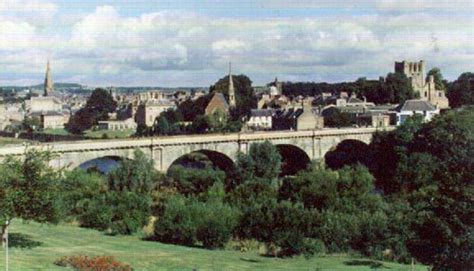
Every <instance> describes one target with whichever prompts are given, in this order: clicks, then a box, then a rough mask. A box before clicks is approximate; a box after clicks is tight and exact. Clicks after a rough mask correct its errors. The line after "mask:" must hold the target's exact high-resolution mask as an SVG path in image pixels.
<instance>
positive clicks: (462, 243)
mask: <svg viewBox="0 0 474 271" xmlns="http://www.w3.org/2000/svg"><path fill="white" fill-rule="evenodd" d="M473 117H474V110H472V109H470V110H467V109H466V110H464V111H461V112H449V113H447V114H445V115H443V116H441V117H439V118H436V119H434V120H433V121H432V122H430V123H427V124H425V125H423V127H422V129H421V130H419V131H418V132H417V133H416V134H415V137H414V139H413V141H412V143H411V144H410V145H409V147H408V149H409V155H411V156H413V155H414V154H418V153H422V154H424V156H422V157H421V158H420V159H424V158H425V156H426V155H430V156H431V157H432V158H431V161H432V163H433V166H431V167H428V169H426V170H425V171H428V170H431V172H430V175H431V177H430V180H429V182H423V183H422V186H420V187H418V189H417V190H414V191H413V192H412V193H410V195H409V198H410V202H411V205H412V207H413V209H414V210H415V214H417V216H416V217H415V219H414V220H413V221H412V227H413V229H414V230H415V238H413V239H412V240H410V242H409V243H408V246H409V249H410V251H411V252H412V254H413V255H414V256H415V257H417V258H418V259H419V260H420V261H421V262H423V263H425V264H430V265H433V266H434V268H435V269H453V270H472V269H473V268H474V264H473V263H474V253H473V245H474V242H473V240H472V231H473V229H474V228H473V227H474V226H473V223H472V214H473V212H474V207H473V206H474V197H473V195H474V182H473V180H474V160H473V159H472V157H474V140H473V132H474V125H473ZM412 170H413V171H418V168H414V167H412Z"/></svg>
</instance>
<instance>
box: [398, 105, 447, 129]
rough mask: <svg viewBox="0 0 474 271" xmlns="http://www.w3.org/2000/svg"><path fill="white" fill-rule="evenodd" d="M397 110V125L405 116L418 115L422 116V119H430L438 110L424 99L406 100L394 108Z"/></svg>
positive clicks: (402, 121)
mask: <svg viewBox="0 0 474 271" xmlns="http://www.w3.org/2000/svg"><path fill="white" fill-rule="evenodd" d="M395 111H396V112H397V113H396V114H397V125H400V124H403V123H404V122H405V121H406V119H407V118H409V117H411V116H414V115H420V116H423V121H425V122H427V121H430V120H431V119H432V118H433V117H434V116H436V115H438V114H439V112H440V109H439V108H436V107H434V106H433V105H432V104H430V103H429V102H428V101H425V100H407V101H405V102H404V103H403V104H400V105H399V106H398V107H397V108H395Z"/></svg>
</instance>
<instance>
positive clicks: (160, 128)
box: [155, 116, 170, 135]
mask: <svg viewBox="0 0 474 271" xmlns="http://www.w3.org/2000/svg"><path fill="white" fill-rule="evenodd" d="M155 133H156V134H159V135H167V134H169V133H170V124H169V122H168V119H167V118H166V117H165V116H159V117H158V120H157V122H156V126H155Z"/></svg>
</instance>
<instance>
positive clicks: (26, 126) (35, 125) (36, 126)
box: [21, 117, 41, 133]
mask: <svg viewBox="0 0 474 271" xmlns="http://www.w3.org/2000/svg"><path fill="white" fill-rule="evenodd" d="M21 126H22V129H23V130H24V131H27V132H29V133H32V132H36V131H39V130H40V129H41V121H40V120H39V118H35V117H25V119H24V120H23V121H22V122H21Z"/></svg>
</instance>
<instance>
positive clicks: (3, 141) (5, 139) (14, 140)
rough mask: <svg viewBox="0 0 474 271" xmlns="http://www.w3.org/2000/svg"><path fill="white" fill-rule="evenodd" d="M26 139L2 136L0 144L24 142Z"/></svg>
mask: <svg viewBox="0 0 474 271" xmlns="http://www.w3.org/2000/svg"><path fill="white" fill-rule="evenodd" d="M26 141H28V140H26V139H20V138H13V137H0V146H4V145H10V144H22V143H23V142H26Z"/></svg>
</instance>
